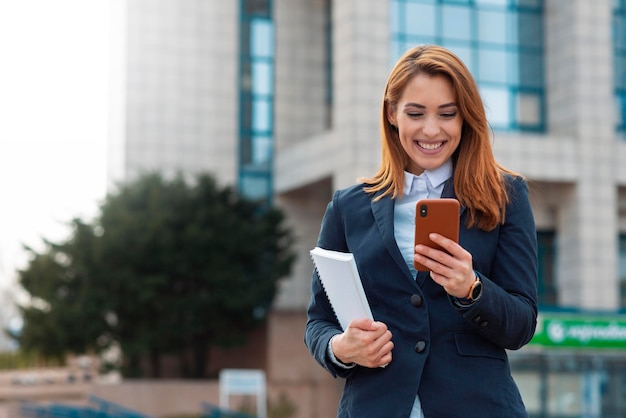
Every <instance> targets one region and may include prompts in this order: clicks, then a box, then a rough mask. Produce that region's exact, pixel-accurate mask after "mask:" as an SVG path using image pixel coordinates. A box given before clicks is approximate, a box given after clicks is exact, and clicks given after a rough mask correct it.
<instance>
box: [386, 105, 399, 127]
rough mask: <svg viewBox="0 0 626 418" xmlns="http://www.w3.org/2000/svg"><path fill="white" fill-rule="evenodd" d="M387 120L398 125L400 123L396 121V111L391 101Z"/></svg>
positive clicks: (388, 106)
mask: <svg viewBox="0 0 626 418" xmlns="http://www.w3.org/2000/svg"><path fill="white" fill-rule="evenodd" d="M387 120H388V121H389V123H390V124H391V125H393V126H398V124H397V123H396V112H395V110H394V108H393V106H391V104H389V103H388V104H387Z"/></svg>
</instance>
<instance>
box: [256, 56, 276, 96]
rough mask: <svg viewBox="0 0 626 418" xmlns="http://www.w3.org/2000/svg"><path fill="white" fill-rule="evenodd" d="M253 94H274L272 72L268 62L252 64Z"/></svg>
mask: <svg viewBox="0 0 626 418" xmlns="http://www.w3.org/2000/svg"><path fill="white" fill-rule="evenodd" d="M251 88H252V89H253V92H254V94H259V95H268V96H269V95H271V94H273V93H274V71H273V68H272V64H271V63H269V62H262V61H256V62H254V63H253V64H252V85H251Z"/></svg>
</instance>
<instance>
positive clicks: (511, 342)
mask: <svg viewBox="0 0 626 418" xmlns="http://www.w3.org/2000/svg"><path fill="white" fill-rule="evenodd" d="M361 181H362V182H361V184H358V185H355V186H352V187H349V188H347V189H345V190H340V191H337V192H336V193H335V195H334V196H333V199H332V201H331V202H330V203H329V205H328V208H327V210H326V214H325V215H324V218H323V220H322V226H321V230H320V235H319V238H318V246H319V247H322V248H326V249H330V250H336V251H342V252H351V253H353V254H354V257H355V260H356V263H357V266H358V270H359V273H360V275H361V280H362V282H363V286H364V289H365V293H366V295H367V298H368V300H369V303H370V306H371V309H372V313H373V316H374V318H375V321H371V320H368V319H365V318H361V319H355V320H353V321H352V322H351V323H350V325H349V326H348V327H347V329H345V330H342V329H341V328H340V327H339V324H338V323H337V320H336V318H335V316H334V314H333V310H332V308H331V306H330V305H329V302H328V299H327V298H326V295H325V294H324V291H323V289H322V287H321V284H320V281H319V278H318V276H317V274H316V273H314V274H313V282H312V290H313V295H312V299H311V302H310V305H309V309H308V321H307V325H306V335H305V343H306V345H307V347H308V349H309V350H310V352H311V354H312V355H313V356H314V358H315V359H316V360H317V361H318V362H319V363H320V364H321V365H322V366H323V367H325V368H326V369H327V370H328V371H329V372H330V373H331V374H332V375H333V376H335V377H337V376H339V377H343V378H346V382H345V387H344V392H343V396H342V398H341V402H340V404H339V410H338V414H337V416H338V417H357V418H368V417H376V418H381V417H385V418H388V417H404V418H407V417H411V418H414V417H437V418H439V417H445V418H449V417H464V418H471V417H477V418H487V417H494V418H504V417H526V416H527V414H526V412H525V408H524V404H523V402H522V399H521V397H520V394H519V391H518V389H517V386H516V385H515V383H514V381H513V379H512V378H511V374H510V368H509V363H508V358H507V354H506V351H505V349H512V350H515V349H518V348H520V347H522V346H523V345H525V344H526V343H528V341H529V340H530V339H531V338H532V336H533V333H534V331H535V325H536V320H537V287H536V281H537V248H536V245H537V244H536V233H535V225H534V219H533V215H532V211H531V208H530V204H529V201H528V191H527V187H526V183H525V181H524V179H523V178H522V177H521V176H519V175H517V174H515V173H513V172H511V171H509V170H507V169H505V168H504V167H502V166H501V165H499V164H498V163H497V162H496V161H495V159H494V157H493V154H492V150H491V146H490V138H489V128H488V123H487V120H486V116H485V112H484V108H483V103H482V100H481V98H480V94H479V92H478V88H477V86H476V83H475V81H474V80H473V78H472V76H471V74H470V73H469V71H468V69H467V68H466V67H465V65H464V64H463V63H462V62H461V60H460V59H459V58H457V57H456V56H455V55H454V54H452V53H451V52H450V51H448V50H446V49H444V48H441V47H438V46H420V47H416V48H414V49H412V50H410V51H408V52H407V53H406V54H404V55H403V56H402V57H401V58H400V60H399V61H398V62H397V63H396V65H395V67H394V68H393V70H392V72H391V74H390V76H389V79H388V80H387V86H386V89H385V94H384V100H383V107H382V163H381V167H380V169H379V170H378V172H377V173H376V174H375V175H374V176H373V177H372V178H366V179H361ZM440 197H441V198H456V199H457V200H458V201H459V202H460V204H461V211H460V234H459V243H458V244H457V243H455V242H454V241H451V240H449V239H446V238H444V237H443V236H441V235H438V234H431V236H430V238H431V240H432V241H433V242H435V243H436V244H438V245H440V246H441V247H442V248H443V249H444V250H445V251H443V250H436V249H433V248H428V247H425V246H422V245H418V246H414V245H413V234H414V229H413V228H414V216H415V204H416V202H417V200H419V199H422V198H440ZM414 261H417V262H419V263H421V264H423V265H424V266H426V267H428V269H429V271H419V272H417V271H415V269H414V267H413V262H414Z"/></svg>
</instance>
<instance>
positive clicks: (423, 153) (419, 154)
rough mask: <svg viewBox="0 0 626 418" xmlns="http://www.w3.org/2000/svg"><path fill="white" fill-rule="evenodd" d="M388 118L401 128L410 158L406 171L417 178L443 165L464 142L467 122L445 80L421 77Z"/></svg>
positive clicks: (391, 109) (393, 107)
mask: <svg viewBox="0 0 626 418" xmlns="http://www.w3.org/2000/svg"><path fill="white" fill-rule="evenodd" d="M387 117H388V119H389V122H390V123H391V124H392V125H395V126H396V127H397V128H398V134H399V137H400V143H401V145H402V148H403V149H404V152H406V154H407V156H408V157H409V163H408V166H407V167H405V170H406V171H408V172H410V173H413V174H415V175H420V174H421V173H422V172H423V171H424V170H434V169H436V168H438V167H440V166H441V165H443V163H445V162H446V161H448V160H449V159H450V157H451V156H452V154H453V153H454V151H456V149H457V147H458V145H459V142H461V130H462V127H463V119H462V118H461V116H460V115H459V110H458V106H457V103H456V98H455V95H454V90H453V88H452V83H451V82H450V80H448V78H446V77H445V76H442V75H434V76H431V75H428V74H422V73H420V74H418V75H416V76H415V77H413V78H412V79H411V80H410V81H409V82H408V84H407V85H406V88H405V89H404V92H403V93H402V96H401V97H400V100H398V102H397V103H396V104H395V106H389V111H388V115H387Z"/></svg>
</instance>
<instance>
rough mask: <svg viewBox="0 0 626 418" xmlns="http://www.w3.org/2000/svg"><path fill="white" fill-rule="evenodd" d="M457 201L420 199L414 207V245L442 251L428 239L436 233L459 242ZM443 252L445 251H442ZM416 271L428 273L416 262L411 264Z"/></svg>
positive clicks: (426, 269)
mask: <svg viewBox="0 0 626 418" xmlns="http://www.w3.org/2000/svg"><path fill="white" fill-rule="evenodd" d="M459 208H460V206H459V201H458V200H456V199H448V198H444V199H422V200H420V201H418V202H417V205H416V206H415V245H417V244H423V245H426V246H428V247H431V248H436V249H438V250H443V248H441V247H440V246H439V245H437V244H435V243H434V242H432V241H431V240H430V238H428V235H429V234H430V233H431V232H436V233H437V234H439V235H443V236H444V237H446V238H449V239H451V240H453V241H454V242H459V219H460V211H459ZM443 251H445V250H443ZM413 265H414V266H415V269H416V270H417V271H428V268H427V267H426V266H424V265H422V264H420V263H418V262H415V261H414V262H413Z"/></svg>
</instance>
